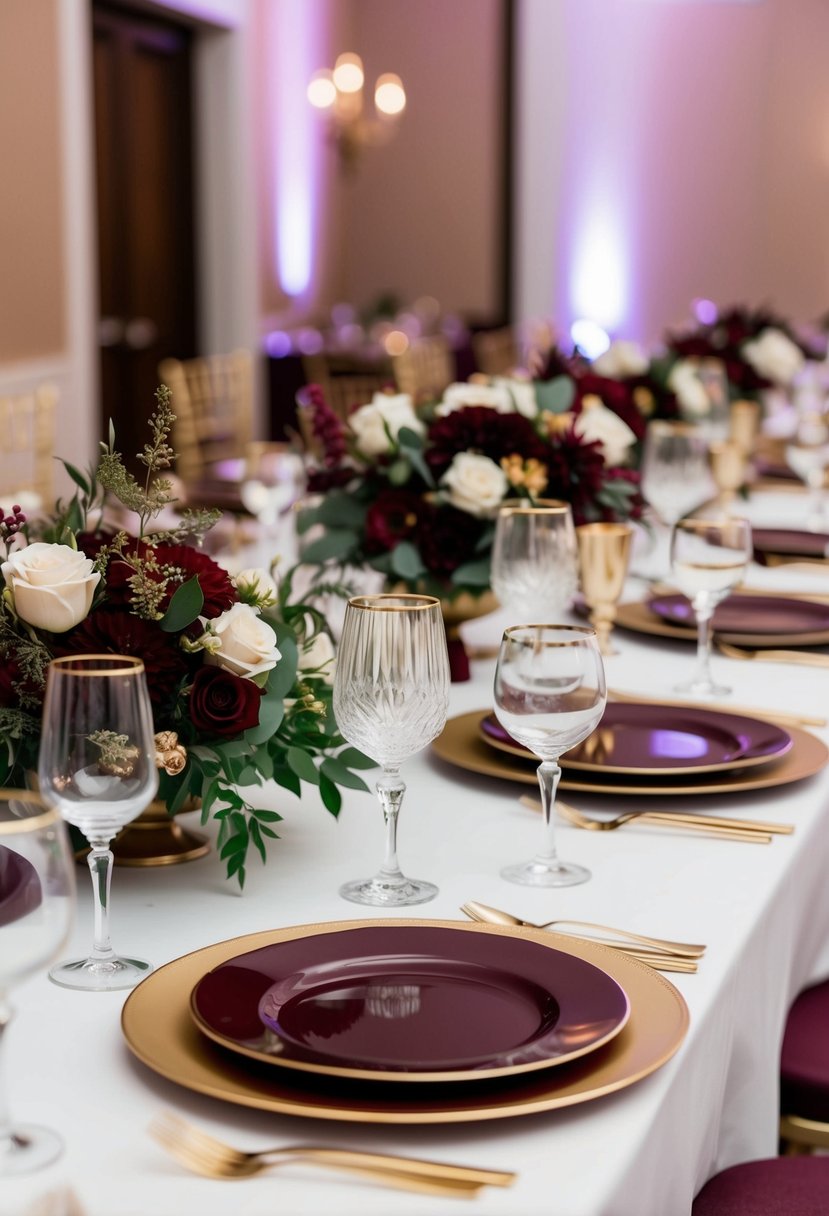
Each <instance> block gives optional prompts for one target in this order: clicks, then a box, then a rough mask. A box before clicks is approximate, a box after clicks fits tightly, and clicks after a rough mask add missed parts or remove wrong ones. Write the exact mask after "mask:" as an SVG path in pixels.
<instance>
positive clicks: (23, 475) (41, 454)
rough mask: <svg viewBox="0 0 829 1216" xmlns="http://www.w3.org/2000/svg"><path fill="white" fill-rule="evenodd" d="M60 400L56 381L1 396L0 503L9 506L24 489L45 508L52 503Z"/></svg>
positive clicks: (22, 493) (21, 494) (20, 495)
mask: <svg viewBox="0 0 829 1216" xmlns="http://www.w3.org/2000/svg"><path fill="white" fill-rule="evenodd" d="M57 403H58V390H57V388H56V386H55V385H54V384H41V385H39V386H38V387H37V388H35V389H33V390H32V391H31V392H28V393H21V394H19V395H17V396H13V397H12V396H8V397H0V435H2V436H3V439H2V443H0V505H2V506H3V507H5V508H6V510H8V508H9V506H11V500H12V499H14V498H15V496H19V497H22V496H23V495H24V493H26V494H30V495H34V496H35V497H36V498H37V499H39V500H40V504H41V505H42V506H43V507H44V508H47V509H48V508H50V507H51V506H52V505H53V502H54V490H53V477H52V473H53V468H54V450H55V411H56V409H57Z"/></svg>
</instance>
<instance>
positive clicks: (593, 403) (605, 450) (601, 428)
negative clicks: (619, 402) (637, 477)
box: [573, 394, 636, 466]
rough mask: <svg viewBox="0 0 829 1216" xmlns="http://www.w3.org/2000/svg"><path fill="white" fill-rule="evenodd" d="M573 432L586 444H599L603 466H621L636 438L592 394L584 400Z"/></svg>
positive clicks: (624, 424)
mask: <svg viewBox="0 0 829 1216" xmlns="http://www.w3.org/2000/svg"><path fill="white" fill-rule="evenodd" d="M573 430H574V431H575V432H576V434H577V435H578V436H580V437H581V438H582V439H584V440H585V442H586V443H594V442H597V443H600V444H601V445H602V455H603V456H604V460H605V464H607V465H611V466H615V465H619V464H623V463H624V461H625V460H626V459H627V456H628V453H629V452H630V449H631V446H632V445H633V444H634V443H635V442H636V436H635V435H634V433H633V431H632V430H631V429H630V427H629V426H628V424H627V423H626V422H625V420H624V419H623V418H620V417H619V415H618V414H616V413H614V411H613V410H611V409H608V408H607V406H606V405H604V404H603V403H602V401H601V400H600V399H599V398H598V397H595V396H593V394H589V395H588V396H587V397H585V398H584V401H583V402H582V411H581V413H580V414H579V416H578V417H577V418H576V420H575V422H574V423H573Z"/></svg>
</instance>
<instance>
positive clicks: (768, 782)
mask: <svg viewBox="0 0 829 1216" xmlns="http://www.w3.org/2000/svg"><path fill="white" fill-rule="evenodd" d="M480 716H481V711H480V710H479V709H475V710H472V711H471V713H466V714H459V715H458V716H457V717H454V718H450V719H449V720H448V721H447V723H446V726H445V728H444V730H443V734H441V735H439V736H438V738H437V739H435V741H434V742H433V743H432V751H433V752H434V754H435V755H436V756H438V757H439V758H440V759H441V760H444V761H445V762H446V763H447V764H451V765H452V766H453V767H454V768H460V769H463V770H465V771H466V772H470V773H478V774H479V775H480V776H483V777H498V778H500V779H502V780H507V781H520V782H521V783H522V784H523V785H537V783H538V778H537V776H536V774H535V771H533V770H530V771H528V770H527V769H526V768H524V765H523V762H522V764H521V767H520V768H519V767H518V765H517V763H516V761H517V757H513V758H512V760H513V762H512V763H511V764H510V763H509V760H508V758H507V756H506V754H505V753H501V752H497V751H495V749H494V748H490V747H489V746H488V745H487V744H485V743H484V742H483V741H482V740H481V739H480V737H479V734H478V723H479V722H480ZM786 730H787V731H788V733H789V734H790V735H791V737H792V744H793V746H792V748H791V749H790V750H789V751H788V752H786V754H785V756H782V757H781V759H780V760H779V761H777V763H775V764H768V765H765V766H764V767H763V768H761V769H759V770H754V769H751V770H750V771H747V772H742V771H739V770H738V771H737V772H736V773H732V774H726V775H725V776H722V777H719V778H718V779H715V780H712V781H702V782H693V783H691V782H686V783H685V784H681V783H677V784H676V785H657V784H656V783H655V782H652V783H650V784H648V785H634V784H627V783H625V784H612V783H611V782H610V781H588V780H585V779H584V778H580V777H577V776H568V775H567V773H562V777H561V781H560V782H559V789H562V790H577V791H579V792H580V793H583V794H614V795H617V796H618V795H620V794H635V795H637V796H641V795H642V794H649V795H653V796H661V797H665V796H670V797H675V796H677V795H682V796H687V795H703V794H742V793H747V792H749V791H751V790H764V789H772V788H773V787H774V786H777V785H789V784H791V783H792V782H794V781H803V780H805V779H806V778H807V777H813V776H814V775H815V774H816V773H819V772H820V770H821V769H822V768H823V767H824V766H825V764H826V761H827V760H828V759H829V748H827V746H826V744H825V743H824V742H823V741H822V740H821V739H818V738H817V736H816V735H812V734H810V733H809V731H807V730H801V729H800V727H797V726H787V727H786Z"/></svg>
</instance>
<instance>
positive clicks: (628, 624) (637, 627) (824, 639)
mask: <svg viewBox="0 0 829 1216" xmlns="http://www.w3.org/2000/svg"><path fill="white" fill-rule="evenodd" d="M792 598H795V597H792ZM614 623H615V624H616V625H618V626H619V628H620V629H629V630H631V632H633V633H647V634H651V635H652V636H654V637H659V638H674V639H676V640H677V641H680V642H693V643H696V640H697V631H696V629H694V628H692V627H690V626H687V625H672V624H671V623H670V622H669V621H664V620H663V619H662V618H661V617H659V616H657V615H656V613H655V612H651V610H650V609H649V608H648V605H647V601H646V600H628V601H627V603H624V604H619V606H618V607H617V609H616V618H615V622H614ZM714 640H715V642H716V641H717V640H719V641H721V642H725V643H726V645H729V646H752V647H754V649H756V650H773V649H774V648H775V647H779V646H792V647H795V646H829V629H822V630H816V631H814V632H813V633H715V634H714Z"/></svg>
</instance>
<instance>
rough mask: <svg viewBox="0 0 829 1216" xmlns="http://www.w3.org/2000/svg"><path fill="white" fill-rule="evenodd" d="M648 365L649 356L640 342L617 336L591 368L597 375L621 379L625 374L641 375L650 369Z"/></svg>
mask: <svg viewBox="0 0 829 1216" xmlns="http://www.w3.org/2000/svg"><path fill="white" fill-rule="evenodd" d="M648 366H649V364H648V357H647V355H646V354H645V352H644V351H643V350H642V347H641V346H640V345H639V343H638V342H627V341H624V340H623V339H621V338H617V339H616V340H615V341H613V342H611V343H610V346H609V347H608V348H607V350H606V351H605V352H604V354H603V355H599V357H598V359H594V360H593V366H592V369H591V370H592V371H594V372H595V373H596V375H597V376H607V377H608V378H609V379H611V380H620V379H624V377H625V376H641V375H643V374H644V373H645V372H646V371H647V370H648Z"/></svg>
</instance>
